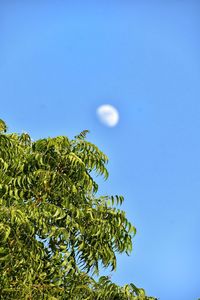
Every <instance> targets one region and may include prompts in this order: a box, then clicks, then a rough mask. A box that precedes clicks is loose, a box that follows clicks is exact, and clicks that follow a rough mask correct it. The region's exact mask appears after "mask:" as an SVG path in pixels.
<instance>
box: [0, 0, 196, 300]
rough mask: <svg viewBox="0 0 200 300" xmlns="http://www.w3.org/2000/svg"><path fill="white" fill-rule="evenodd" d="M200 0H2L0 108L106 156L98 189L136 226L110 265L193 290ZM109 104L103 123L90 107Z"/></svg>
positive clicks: (166, 288) (171, 287)
mask: <svg viewBox="0 0 200 300" xmlns="http://www.w3.org/2000/svg"><path fill="white" fill-rule="evenodd" d="M199 14H200V2H199V1H192V0H188V1H181V0H179V1H178V0H177V1H175V0H174V1H172V0H171V1H170V0H169V1H167V0H166V1H164V0H163V1H142V0H140V1H139V0H138V1H134V0H132V1H130V0H129V1H124V0H123V1H122V0H121V1H120V0H116V1H114V0H113V1H109V0H107V1H103V0H102V1H87V0H86V1H50V0H49V1H12V0H5V1H4V0H2V1H1V2H0V99H1V100H0V101H1V102H0V103H1V118H3V119H4V120H5V121H6V122H7V124H8V126H9V128H10V130H11V131H17V132H22V131H23V130H24V131H28V132H29V133H30V134H31V135H32V136H33V138H35V139H36V138H40V137H44V136H55V135H63V134H65V135H67V136H69V137H71V138H72V137H73V136H74V135H76V134H77V133H79V132H80V131H82V130H84V129H89V130H90V131H91V133H90V135H89V136H88V138H89V140H90V141H92V142H94V143H96V144H97V145H98V146H99V147H100V148H101V149H102V150H103V151H104V152H105V153H106V154H107V155H108V156H109V159H110V162H109V165H108V169H109V172H110V177H109V180H108V181H107V182H103V181H101V180H99V182H100V183H101V186H100V192H101V193H102V194H107V193H108V194H123V195H124V196H125V203H124V205H123V209H124V210H126V212H127V215H128V217H129V219H130V220H131V221H132V222H133V224H134V225H135V226H136V227H137V236H136V237H135V239H134V249H133V253H132V255H131V256H130V257H126V256H125V255H124V256H120V257H119V261H118V270H117V272H116V274H114V275H113V276H112V278H113V280H114V281H115V282H117V283H119V284H125V283H129V282H133V283H135V284H136V285H138V286H141V287H144V288H145V289H146V291H147V293H148V294H150V295H154V296H157V297H159V298H160V299H161V300H169V299H170V300H189V299H191V300H192V299H197V298H198V297H200V280H199V278H200V259H199V249H200V235H199V229H200V218H199V211H200V159H199V155H200V139H199V130H200V101H199V100H200V84H199V80H200V59H199V58H200V56H199V53H200V40H199V34H200V32H199V31H200V30H199V28H200V24H199V23H200V21H199ZM104 103H109V104H112V105H114V106H115V107H116V108H117V109H118V110H119V113H120V122H119V124H118V125H117V126H116V127H114V128H109V127H106V126H104V125H103V124H102V123H100V122H99V120H98V119H97V116H96V108H97V107H98V106H99V105H101V104H104Z"/></svg>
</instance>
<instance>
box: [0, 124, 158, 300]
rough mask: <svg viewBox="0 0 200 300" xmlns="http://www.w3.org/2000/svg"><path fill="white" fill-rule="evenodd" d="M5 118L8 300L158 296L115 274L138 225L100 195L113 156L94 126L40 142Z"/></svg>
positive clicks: (1, 187)
mask: <svg viewBox="0 0 200 300" xmlns="http://www.w3.org/2000/svg"><path fill="white" fill-rule="evenodd" d="M6 130H7V126H6V124H5V123H4V122H3V121H2V120H1V121H0V296H1V298H2V299H52V300H53V299H77V300H78V299H88V300H89V299H91V300H93V299H102V300H103V299H110V300H111V299H112V300H117V299H121V300H123V299H124V300H126V299H135V300H136V299H153V298H148V297H147V296H146V295H145V292H144V290H143V289H138V288H137V287H135V286H134V285H133V284H130V285H126V286H124V287H119V286H117V285H116V284H114V283H112V282H111V281H110V279H109V278H108V277H100V278H99V280H97V281H95V280H94V278H93V275H94V274H97V275H98V274H99V268H100V266H103V267H104V268H107V267H111V269H112V270H116V253H123V252H125V253H127V254H130V252H131V250H132V237H133V236H134V235H135V233H136V229H135V227H134V226H133V225H132V224H131V223H130V222H129V221H128V220H127V218H126V215H125V212H124V211H122V210H120V209H118V208H117V206H116V204H121V203H122V202H123V197H122V196H102V197H97V196H96V195H97V191H98V185H97V183H96V182H95V180H94V179H93V176H92V174H94V173H96V174H97V175H102V176H104V178H105V179H107V177H108V171H107V169H106V164H107V162H108V158H107V156H106V155H105V154H104V153H103V152H102V151H100V150H99V149H98V147H97V146H96V145H94V144H92V143H90V142H88V141H86V134H87V131H83V132H82V133H80V134H79V135H78V136H76V137H75V138H74V139H73V140H69V139H68V138H67V137H66V136H58V137H53V138H45V139H40V140H37V141H32V140H31V137H30V136H29V135H28V134H27V133H23V134H16V133H12V134H8V133H6Z"/></svg>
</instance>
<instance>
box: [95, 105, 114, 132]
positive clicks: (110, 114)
mask: <svg viewBox="0 0 200 300" xmlns="http://www.w3.org/2000/svg"><path fill="white" fill-rule="evenodd" d="M97 116H98V117H99V120H100V121H101V122H102V123H103V124H105V125H107V126H109V127H114V126H116V125H117V123H118V122H119V112H118V110H117V109H116V108H115V107H114V106H112V105H110V104H104V105H101V106H99V107H98V108H97Z"/></svg>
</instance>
